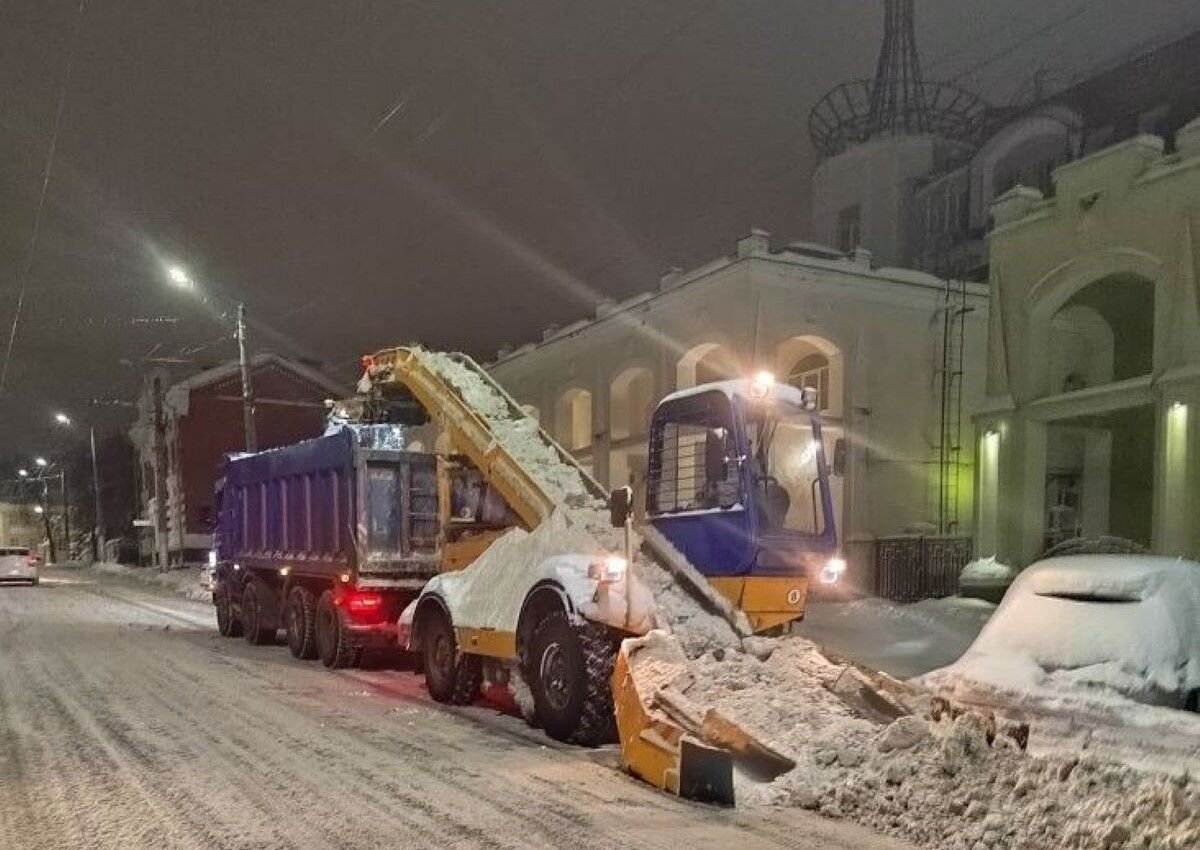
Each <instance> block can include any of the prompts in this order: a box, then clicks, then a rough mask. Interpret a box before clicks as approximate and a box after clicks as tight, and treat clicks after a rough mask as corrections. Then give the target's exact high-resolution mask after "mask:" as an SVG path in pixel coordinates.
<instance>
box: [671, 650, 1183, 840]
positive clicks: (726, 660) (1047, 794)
mask: <svg viewBox="0 0 1200 850" xmlns="http://www.w3.org/2000/svg"><path fill="white" fill-rule="evenodd" d="M745 643H746V644H747V645H748V646H747V649H753V650H754V651H753V652H750V651H746V652H739V651H736V650H735V651H732V652H725V651H721V650H718V651H716V652H712V653H708V654H706V655H705V656H704V657H702V658H701V659H699V660H696V661H693V662H692V663H691V664H690V665H689V668H688V671H687V672H685V673H682V674H680V675H678V676H676V677H674V679H673V681H669V682H668V683H672V684H673V685H674V687H676V688H677V689H679V690H681V691H682V692H683V693H684V694H685V696H687V697H689V698H690V699H692V700H694V701H696V702H698V703H701V704H706V705H711V706H713V707H715V708H717V709H718V710H719V711H721V712H722V713H723V714H725V715H726V716H728V717H731V718H735V719H736V720H737V721H738V722H739V723H741V724H743V725H745V726H746V727H747V728H749V729H751V730H753V731H755V732H756V733H757V734H758V735H759V736H760V737H762V738H763V739H764V740H765V741H768V742H769V743H770V744H771V745H772V746H774V747H775V748H776V749H778V750H780V751H781V752H783V753H784V754H785V755H788V756H790V757H791V758H793V759H795V760H796V762H797V767H796V768H795V769H794V770H792V771H790V772H789V773H787V774H784V775H783V776H781V777H779V778H778V779H776V780H775V781H774V782H772V783H768V784H760V783H754V782H752V781H751V780H749V779H746V778H744V777H742V776H740V775H739V776H738V777H737V783H738V786H737V795H738V805H739V806H741V807H753V806H761V805H783V806H799V807H802V808H807V809H812V810H815V811H819V812H820V813H822V814H824V815H827V816H830V817H837V818H846V819H850V820H854V821H856V822H858V823H861V824H863V825H865V826H868V827H871V828H873V829H876V830H879V831H882V832H885V833H889V834H892V835H896V836H899V837H902V838H905V839H907V840H909V841H912V842H915V843H917V844H918V845H920V846H923V847H929V848H938V850H942V848H947V850H951V849H953V848H964V850H965V848H972V850H974V848H980V847H986V848H1017V847H1029V848H1049V847H1084V848H1087V847H1095V848H1106V847H1114V848H1115V847H1126V846H1128V847H1135V846H1136V847H1159V848H1174V850H1183V848H1195V847H1200V787H1197V786H1196V785H1195V784H1192V783H1189V782H1188V780H1187V779H1186V778H1181V777H1177V778H1174V779H1171V778H1167V777H1163V776H1146V775H1142V774H1139V773H1137V772H1135V771H1134V770H1132V769H1131V768H1129V767H1126V766H1122V765H1116V764H1111V763H1104V762H1102V761H1100V760H1097V759H1095V758H1094V757H1086V758H1083V759H1079V758H1077V757H1068V758H1056V759H1042V758H1036V757H1033V756H1030V755H1028V754H1026V753H1023V752H1021V751H1020V750H1018V749H1017V748H1016V745H1015V744H1013V743H1012V742H1011V740H1010V739H1008V738H1005V737H1003V736H998V737H996V738H995V739H994V741H993V742H992V743H989V742H988V740H987V737H988V736H987V731H986V727H987V723H986V722H985V721H984V719H983V718H982V717H981V716H980V715H976V714H973V713H967V714H964V715H962V716H960V717H959V718H958V719H957V720H955V721H953V722H950V721H943V722H941V723H937V724H935V723H932V722H930V721H927V720H925V719H923V718H921V717H917V716H908V717H902V718H900V719H899V720H897V721H895V722H894V723H892V724H891V725H888V726H879V725H876V724H874V723H872V722H869V721H867V720H863V719H861V718H859V717H857V716H855V714H854V713H853V712H852V711H851V710H850V709H849V708H848V707H847V706H846V705H845V704H844V703H843V702H842V701H841V700H840V699H839V698H838V697H837V696H836V695H835V694H834V693H833V692H832V691H831V690H830V689H829V686H830V685H832V684H833V682H834V681H835V680H836V679H837V677H838V676H840V675H841V674H842V670H843V668H842V667H841V666H839V665H837V664H834V663H832V662H830V661H829V660H828V659H827V658H826V657H825V656H824V655H822V654H821V652H820V651H819V649H818V648H817V647H816V646H815V645H814V644H811V643H809V642H808V641H805V640H802V639H799V638H795V637H792V638H785V639H780V640H766V639H762V638H758V639H748V640H747V641H746V642H745Z"/></svg>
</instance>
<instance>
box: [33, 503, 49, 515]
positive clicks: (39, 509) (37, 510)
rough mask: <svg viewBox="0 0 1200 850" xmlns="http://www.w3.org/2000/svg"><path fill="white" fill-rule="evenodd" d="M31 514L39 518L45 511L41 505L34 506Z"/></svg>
mask: <svg viewBox="0 0 1200 850" xmlns="http://www.w3.org/2000/svg"><path fill="white" fill-rule="evenodd" d="M33 512H34V513H35V514H38V515H39V516H40V515H41V514H44V513H45V512H46V509H45V508H43V507H42V506H41V505H34V506H33Z"/></svg>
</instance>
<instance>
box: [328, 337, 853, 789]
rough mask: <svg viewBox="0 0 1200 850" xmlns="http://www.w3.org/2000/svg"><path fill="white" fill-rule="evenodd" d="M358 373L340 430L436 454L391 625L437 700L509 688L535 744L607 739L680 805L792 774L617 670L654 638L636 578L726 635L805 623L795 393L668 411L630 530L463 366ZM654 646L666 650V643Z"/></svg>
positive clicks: (727, 385)
mask: <svg viewBox="0 0 1200 850" xmlns="http://www.w3.org/2000/svg"><path fill="white" fill-rule="evenodd" d="M363 365H364V374H363V378H362V380H361V382H360V384H359V388H358V389H359V395H358V396H356V397H355V398H354V399H351V400H348V401H347V402H343V403H341V405H340V406H341V408H342V409H341V415H343V416H345V417H346V418H348V419H350V420H357V421H358V422H362V423H395V424H398V425H401V426H402V427H407V428H410V429H420V428H423V427H426V426H428V431H427V432H423V433H425V436H426V438H427V439H428V440H429V441H430V442H433V435H434V434H437V435H438V444H439V447H441V448H443V449H444V448H445V447H446V445H445V444H446V441H448V446H449V451H445V450H443V451H441V452H439V453H437V459H436V460H437V465H438V481H439V483H438V491H439V496H440V500H439V501H440V503H441V508H440V514H441V516H442V519H443V522H442V529H441V532H440V546H439V549H440V552H441V564H442V570H441V572H440V573H439V575H437V576H435V577H434V578H433V579H431V580H430V581H429V582H428V584H426V585H425V587H424V588H423V589H422V591H421V593H420V595H419V596H418V597H417V599H416V600H414V601H413V603H412V604H411V605H409V606H408V608H407V609H406V610H405V612H404V613H403V615H402V616H401V617H400V622H399V624H398V630H399V638H400V643H401V645H402V646H405V647H407V648H409V649H411V650H413V651H415V652H418V653H419V654H420V657H421V659H422V662H423V665H424V670H425V675H426V684H427V687H428V689H429V692H430V694H431V695H432V696H433V697H434V699H436V700H438V701H441V702H447V703H466V702H469V701H471V700H472V699H473V698H474V697H475V695H476V694H477V692H478V691H479V689H480V687H481V685H482V684H483V683H485V682H486V683H489V684H493V685H510V686H511V687H512V689H513V692H514V694H517V695H518V702H519V703H522V705H521V708H522V711H523V712H524V713H525V714H526V716H527V717H528V718H529V719H530V720H531V721H532V722H534V723H535V724H536V725H538V726H541V727H542V728H543V729H545V731H546V732H547V734H549V735H550V736H551V737H553V738H556V739H558V740H562V741H568V742H573V743H578V744H582V745H598V744H601V743H607V742H610V741H613V740H616V739H618V737H619V740H620V741H621V744H622V754H623V757H624V762H625V764H626V766H627V767H628V768H629V769H630V770H631V771H632V772H633V773H635V774H636V775H638V776H640V777H642V778H643V779H646V780H647V781H649V782H651V783H652V784H655V785H657V786H659V787H661V788H664V789H666V790H669V791H672V792H674V793H679V794H682V795H685V796H690V797H695V798H703V799H713V800H718V801H727V802H732V794H733V785H732V766H733V763H734V762H735V761H736V762H738V763H739V764H741V765H743V766H748V767H749V769H751V770H752V772H754V773H755V774H756V775H764V774H765V775H772V773H774V774H778V773H779V772H783V771H784V770H787V769H789V768H790V767H791V763H790V762H788V761H787V760H786V759H785V758H783V757H781V756H779V755H778V754H776V753H773V752H772V751H771V750H770V749H769V748H768V747H766V746H764V745H763V744H761V743H760V742H758V741H756V740H755V739H754V738H753V736H752V735H750V734H749V733H747V732H746V731H745V730H742V729H741V728H740V727H738V726H737V724H736V723H735V722H732V721H731V720H730V719H728V718H722V717H719V716H716V715H715V714H713V713H712V712H705V711H703V710H702V709H697V708H696V707H691V706H679V705H674V706H670V707H667V708H666V709H665V710H664V707H663V706H662V705H655V704H654V700H655V695H654V694H651V693H648V692H646V689H645V688H644V687H639V682H638V675H637V670H636V667H637V665H636V664H635V663H634V662H633V661H632V660H631V655H630V653H633V652H637V651H638V646H639V644H638V642H637V641H631V642H625V639H626V638H636V637H640V636H642V635H646V634H647V633H648V632H651V631H652V630H653V629H654V628H655V627H656V626H662V625H666V626H667V627H668V628H669V624H662V623H658V622H656V619H655V617H656V608H655V605H654V600H653V596H652V594H651V593H650V591H649V589H648V588H647V587H646V585H645V584H644V583H642V582H641V581H640V579H639V577H638V568H639V564H640V563H645V561H644V560H642V559H648V560H650V561H652V562H653V563H654V564H656V565H657V566H658V567H661V568H662V569H663V570H665V571H666V573H667V574H669V575H670V576H671V577H672V579H673V580H674V582H675V583H676V584H677V585H678V586H680V587H681V588H683V590H684V591H685V592H686V593H687V594H688V595H689V596H690V597H691V598H692V599H694V601H695V603H696V604H697V605H698V606H699V607H701V608H703V609H705V610H707V611H708V612H709V613H711V614H717V615H719V616H721V617H723V618H724V619H725V620H726V621H728V622H729V623H730V625H731V627H732V628H733V629H734V630H735V631H736V632H737V633H738V634H739V635H741V636H748V635H750V634H753V633H754V632H756V631H764V630H780V629H782V628H785V627H786V626H787V624H788V623H789V622H791V621H793V620H796V619H798V618H800V617H801V616H802V615H803V611H804V604H805V600H806V596H807V589H808V583H809V581H810V579H811V578H812V577H814V576H819V577H820V579H821V580H823V581H826V582H833V581H836V580H837V579H838V578H839V577H840V575H841V573H842V571H843V570H844V562H843V561H842V560H841V558H840V557H839V555H838V548H837V533H836V528H835V526H834V522H833V511H832V499H831V496H830V490H829V469H828V467H827V465H826V462H825V449H824V446H823V445H822V443H821V431H820V421H819V417H818V415H817V413H816V411H815V407H816V405H815V398H814V397H813V395H812V394H811V393H810V392H807V391H804V390H800V389H796V388H793V387H786V386H782V385H777V384H775V383H774V382H773V381H772V380H771V379H770V378H769V376H767V375H765V374H764V375H759V376H757V377H755V378H754V379H753V380H742V381H727V382H721V383H716V384H709V385H704V386H700V387H695V388H691V389H688V390H685V391H681V392H677V393H674V394H672V395H670V396H668V397H667V398H665V399H664V400H663V401H662V402H661V403H660V404H659V405H658V406H657V408H656V409H655V411H654V413H653V417H652V421H651V423H650V431H649V433H650V459H649V471H648V480H647V488H646V503H645V515H646V521H645V522H644V523H639V524H638V526H637V527H636V528H635V523H634V518H633V515H634V513H635V511H634V507H635V506H634V504H633V494H632V491H631V489H630V488H628V487H621V488H618V489H616V490H615V491H613V492H612V493H608V492H606V491H605V490H604V489H603V488H602V487H601V485H600V484H598V483H597V482H596V480H595V479H594V478H593V477H592V476H591V475H590V474H589V473H588V472H587V471H586V470H585V469H584V468H583V467H582V466H580V464H579V463H578V462H577V461H576V460H575V458H574V457H573V456H572V455H571V454H570V452H568V451H567V450H566V449H564V448H563V447H562V446H560V445H559V444H558V443H557V442H556V441H555V440H554V439H553V438H552V437H551V436H550V435H549V434H548V433H547V432H546V431H544V430H543V429H541V428H540V427H539V425H538V423H537V421H536V420H535V419H534V418H533V417H531V416H529V415H528V414H527V413H526V412H524V411H523V410H522V409H521V407H520V406H519V405H518V404H517V402H516V401H515V400H513V399H512V398H511V397H510V396H509V395H508V394H507V393H506V392H505V391H504V390H503V389H502V388H501V387H500V386H499V385H497V384H496V383H495V382H494V381H493V380H492V379H491V377H490V376H489V375H488V374H487V372H486V371H484V370H483V369H482V368H481V367H479V366H478V365H477V364H476V363H475V362H474V361H473V360H471V359H470V358H469V357H467V356H465V355H462V354H444V353H436V352H430V351H427V350H425V349H422V348H420V347H417V346H408V347H399V348H394V349H388V350H384V351H380V352H378V353H376V354H374V355H369V356H367V357H365V358H364V359H363ZM422 443H423V444H424V441H422ZM514 528H515V529H519V531H516V532H514V531H513V529H514ZM539 529H541V531H542V533H541V535H540V538H539V536H538V530H539ZM488 552H490V553H491V554H490V556H489V557H488V558H486V559H483V560H479V559H480V557H481V556H482V555H484V553H488ZM477 562H478V564H477V567H476V568H474V569H473V568H472V567H473V566H475V565H476V563H477ZM655 635H656V636H657V638H656V640H657V645H658V646H660V647H661V646H662V645H663V643H664V642H665V643H666V645H667V651H671V650H670V644H671V643H672V641H673V639H672V638H670V637H669V636H668V635H665V634H663V633H661V632H656V633H655ZM675 650H676V651H678V655H679V656H682V651H681V650H678V647H677V646H676V647H675ZM684 662H685V663H686V659H684ZM522 696H528V699H527V700H524V701H523V700H522V699H521V697H522ZM614 696H615V701H614Z"/></svg>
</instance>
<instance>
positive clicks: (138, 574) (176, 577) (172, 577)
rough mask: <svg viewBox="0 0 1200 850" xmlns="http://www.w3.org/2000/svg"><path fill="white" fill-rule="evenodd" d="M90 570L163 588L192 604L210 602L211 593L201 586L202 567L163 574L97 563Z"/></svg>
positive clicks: (120, 565) (149, 569) (143, 568)
mask: <svg viewBox="0 0 1200 850" xmlns="http://www.w3.org/2000/svg"><path fill="white" fill-rule="evenodd" d="M91 569H93V570H95V571H96V572H99V573H104V574H106V575H110V576H119V577H120V578H124V579H128V580H130V581H135V582H138V583H139V584H149V585H155V586H157V587H161V588H165V589H166V590H168V591H170V592H171V593H173V594H175V595H176V596H182V597H183V598H184V599H191V600H192V601H193V602H212V591H211V590H209V589H208V588H207V587H205V586H204V585H203V584H202V580H203V568H202V567H183V568H181V569H174V570H168V571H167V572H165V573H163V572H159V571H158V570H156V569H154V568H152V567H130V566H127V565H125V564H114V563H110V562H107V561H98V562H96V563H94V564H92V566H91Z"/></svg>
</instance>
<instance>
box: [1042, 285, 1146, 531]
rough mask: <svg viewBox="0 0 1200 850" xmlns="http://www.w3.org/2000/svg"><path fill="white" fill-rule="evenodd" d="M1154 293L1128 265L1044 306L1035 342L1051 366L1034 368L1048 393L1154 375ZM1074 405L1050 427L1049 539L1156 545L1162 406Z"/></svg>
mask: <svg viewBox="0 0 1200 850" xmlns="http://www.w3.org/2000/svg"><path fill="white" fill-rule="evenodd" d="M1052 297H1054V296H1053V295H1050V296H1047V298H1052ZM1154 300H1155V292H1154V283H1153V281H1150V280H1148V279H1146V278H1145V277H1142V276H1140V275H1136V274H1132V273H1125V272H1122V273H1117V274H1110V275H1105V276H1103V277H1101V278H1099V279H1097V280H1094V281H1092V282H1090V283H1087V284H1086V285H1084V286H1082V287H1079V288H1078V289H1076V290H1075V291H1074V292H1072V293H1071V294H1070V295H1069V296H1068V297H1066V298H1061V300H1058V302H1057V306H1056V305H1055V304H1054V303H1049V304H1046V303H1043V304H1039V305H1038V309H1037V310H1036V311H1035V316H1037V317H1040V322H1041V325H1040V327H1037V328H1036V329H1035V330H1036V331H1037V333H1038V335H1039V337H1040V339H1039V342H1040V343H1041V344H1040V345H1039V346H1037V347H1036V348H1037V349H1039V350H1040V354H1041V358H1042V359H1041V360H1040V361H1039V362H1041V363H1044V364H1045V366H1044V368H1043V369H1041V370H1031V374H1032V375H1034V376H1036V377H1038V378H1040V384H1039V385H1037V387H1036V388H1037V389H1038V390H1040V393H1039V394H1040V395H1043V396H1063V397H1064V399H1070V398H1071V396H1072V395H1073V394H1075V393H1079V392H1081V391H1083V390H1092V391H1093V392H1094V391H1097V390H1103V388H1104V387H1105V385H1108V384H1113V383H1117V382H1121V381H1127V380H1130V379H1133V378H1138V377H1141V376H1144V375H1149V374H1151V373H1152V372H1153V371H1154V330H1155V329H1154V313H1155V309H1154ZM1033 353H1034V355H1035V356H1037V355H1038V351H1035V352H1033ZM1087 395H1091V393H1089V394H1083V395H1081V396H1080V398H1081V399H1086V396H1087ZM1130 398H1131V399H1132V398H1135V397H1134V396H1133V394H1130ZM1067 403H1068V407H1066V409H1065V412H1064V413H1063V414H1061V415H1059V416H1056V417H1055V418H1054V419H1052V420H1050V421H1048V422H1047V424H1046V449H1045V471H1044V476H1045V479H1044V488H1043V492H1044V498H1045V501H1044V506H1043V515H1042V516H1043V525H1042V535H1041V541H1040V543H1041V546H1042V547H1043V548H1049V547H1050V546H1053V545H1055V544H1056V543H1059V542H1062V541H1063V540H1066V539H1069V538H1072V537H1079V536H1084V537H1100V536H1104V535H1112V536H1116V537H1123V538H1127V539H1130V540H1134V541H1136V542H1138V543H1141V544H1143V545H1147V546H1148V545H1150V543H1151V539H1152V536H1153V535H1152V532H1153V510H1154V470H1155V465H1156V463H1155V446H1156V441H1157V427H1156V423H1157V415H1156V411H1155V407H1154V405H1153V404H1150V403H1147V402H1146V401H1145V400H1144V399H1143V400H1141V401H1140V402H1139V401H1137V400H1136V399H1135V400H1133V401H1131V402H1130V403H1129V404H1128V406H1114V405H1109V406H1107V408H1106V409H1104V410H1103V411H1102V412H1084V409H1083V408H1082V407H1081V408H1080V411H1079V412H1078V413H1072V412H1071V407H1070V406H1069V402H1067ZM1081 404H1082V402H1081Z"/></svg>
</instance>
